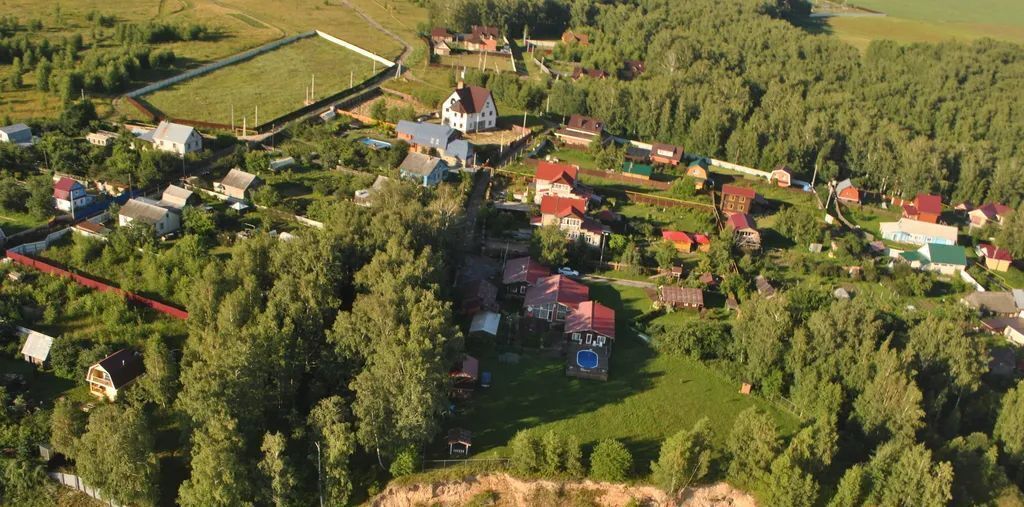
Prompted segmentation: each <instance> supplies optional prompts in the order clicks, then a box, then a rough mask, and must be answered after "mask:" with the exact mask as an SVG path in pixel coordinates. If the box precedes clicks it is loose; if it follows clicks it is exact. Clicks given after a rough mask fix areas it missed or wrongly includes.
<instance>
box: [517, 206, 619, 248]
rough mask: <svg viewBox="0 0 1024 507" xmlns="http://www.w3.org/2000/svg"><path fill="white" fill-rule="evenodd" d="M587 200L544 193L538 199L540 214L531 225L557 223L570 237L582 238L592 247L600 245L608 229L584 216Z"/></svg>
mask: <svg viewBox="0 0 1024 507" xmlns="http://www.w3.org/2000/svg"><path fill="white" fill-rule="evenodd" d="M586 209H587V201H586V200H585V199H578V198H575V197H559V196H555V195H546V196H544V198H543V199H541V201H540V216H539V217H536V218H534V219H533V220H532V223H533V225H536V226H541V227H542V226H545V225H557V226H558V228H559V229H561V230H562V232H564V233H565V235H566V236H567V237H568V238H569V239H570V240H573V241H575V240H576V239H583V241H584V242H585V243H586V244H588V245H590V246H593V247H600V246H601V241H602V239H603V237H604V235H605V234H607V233H608V232H609V229H608V228H607V227H606V226H604V225H603V224H601V223H600V222H598V221H597V220H594V219H592V218H590V217H588V216H586Z"/></svg>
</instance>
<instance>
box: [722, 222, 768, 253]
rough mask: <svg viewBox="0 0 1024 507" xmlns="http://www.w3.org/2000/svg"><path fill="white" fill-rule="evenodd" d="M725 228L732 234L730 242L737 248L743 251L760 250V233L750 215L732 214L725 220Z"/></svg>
mask: <svg viewBox="0 0 1024 507" xmlns="http://www.w3.org/2000/svg"><path fill="white" fill-rule="evenodd" d="M725 227H726V229H728V230H729V231H731V232H732V241H733V244H735V245H736V246H737V247H739V248H741V249H744V250H758V249H760V248H761V233H760V232H759V231H758V230H757V224H755V223H754V218H753V217H751V216H750V215H748V214H746V213H733V214H732V215H729V218H727V219H726V220H725Z"/></svg>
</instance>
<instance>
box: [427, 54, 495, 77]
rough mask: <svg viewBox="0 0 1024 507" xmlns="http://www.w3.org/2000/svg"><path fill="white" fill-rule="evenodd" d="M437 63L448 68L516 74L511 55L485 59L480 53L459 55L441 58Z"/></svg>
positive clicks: (493, 56) (490, 56) (492, 56)
mask: <svg viewBox="0 0 1024 507" xmlns="http://www.w3.org/2000/svg"><path fill="white" fill-rule="evenodd" d="M437 60H438V61H437V63H439V64H441V65H444V66H446V67H453V68H459V69H461V68H463V67H466V68H470V69H483V70H486V71H490V72H514V70H513V69H512V58H511V57H510V56H509V55H487V58H486V59H484V57H483V56H481V55H480V54H479V53H458V54H452V55H449V56H439V57H438V58H437Z"/></svg>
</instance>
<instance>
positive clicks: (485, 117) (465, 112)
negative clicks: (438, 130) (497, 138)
mask: <svg viewBox="0 0 1024 507" xmlns="http://www.w3.org/2000/svg"><path fill="white" fill-rule="evenodd" d="M441 123H443V124H445V125H448V126H449V127H451V128H453V129H455V130H458V131H459V132H463V133H466V132H479V131H481V130H490V129H493V128H494V127H495V126H497V124H498V106H496V105H495V103H494V97H492V96H491V92H490V90H488V89H487V88H481V87H479V86H464V85H461V84H460V86H459V87H458V88H456V89H455V91H454V92H452V94H451V95H449V96H448V98H447V99H445V101H444V105H443V106H441Z"/></svg>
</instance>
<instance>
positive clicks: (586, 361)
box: [576, 350, 599, 370]
mask: <svg viewBox="0 0 1024 507" xmlns="http://www.w3.org/2000/svg"><path fill="white" fill-rule="evenodd" d="M576 364H577V365H579V367H580V368H584V369H587V370H592V369H594V368H597V365H598V364H599V360H598V357H597V352H594V351H593V350H580V351H577V352H576Z"/></svg>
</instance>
